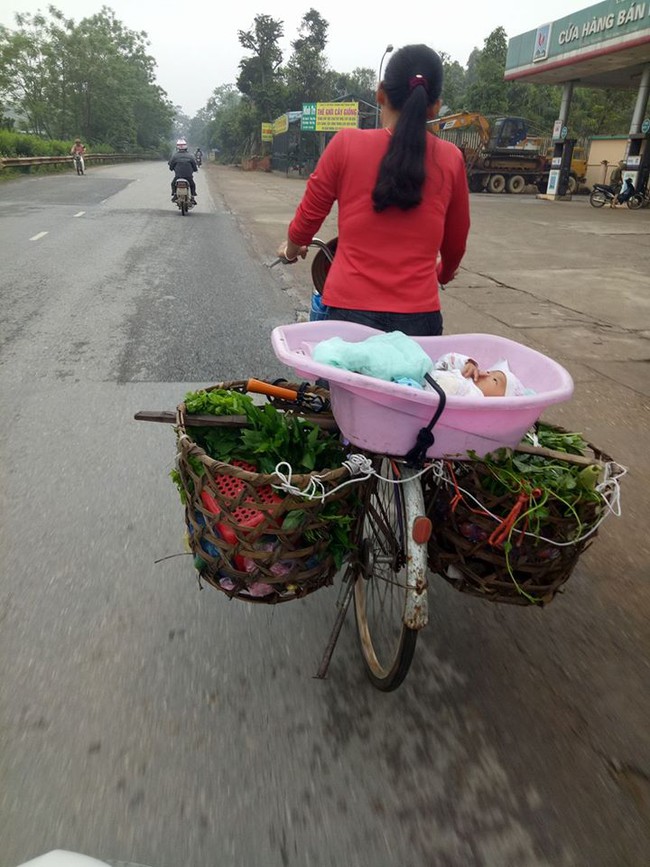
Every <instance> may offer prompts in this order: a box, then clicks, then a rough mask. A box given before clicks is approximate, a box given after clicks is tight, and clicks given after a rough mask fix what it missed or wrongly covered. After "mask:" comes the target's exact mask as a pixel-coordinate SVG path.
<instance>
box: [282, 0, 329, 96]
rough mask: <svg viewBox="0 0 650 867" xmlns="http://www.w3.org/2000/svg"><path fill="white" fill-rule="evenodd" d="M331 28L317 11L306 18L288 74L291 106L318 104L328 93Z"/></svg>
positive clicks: (304, 17)
mask: <svg viewBox="0 0 650 867" xmlns="http://www.w3.org/2000/svg"><path fill="white" fill-rule="evenodd" d="M328 28H329V24H328V23H327V21H325V19H324V18H322V17H321V15H320V13H318V12H317V11H316V10H315V9H310V10H309V12H307V13H306V14H305V15H303V18H302V21H301V22H300V27H299V30H298V38H297V39H294V41H293V42H292V43H291V47H292V48H293V54H292V55H291V57H290V58H289V62H288V63H287V67H286V70H285V75H286V83H287V99H288V103H287V104H288V105H291V106H296V107H299V106H302V104H303V102H315V101H317V100H318V99H319V97H320V96H321V95H322V94H323V93H324V92H326V88H327V73H328V64H327V59H326V57H325V53H324V52H325V47H326V45H327V30H328Z"/></svg>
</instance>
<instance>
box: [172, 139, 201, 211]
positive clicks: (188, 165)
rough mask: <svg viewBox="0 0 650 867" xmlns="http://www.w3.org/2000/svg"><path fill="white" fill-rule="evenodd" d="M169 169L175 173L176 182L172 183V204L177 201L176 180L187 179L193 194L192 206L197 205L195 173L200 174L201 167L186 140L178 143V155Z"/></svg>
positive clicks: (180, 140) (173, 158) (176, 154)
mask: <svg viewBox="0 0 650 867" xmlns="http://www.w3.org/2000/svg"><path fill="white" fill-rule="evenodd" d="M169 169H170V171H172V172H174V180H173V181H172V202H174V201H176V179H177V178H185V179H186V180H187V181H188V182H189V185H190V193H191V194H192V204H193V205H196V184H195V183H194V177H193V175H194V172H198V170H199V167H198V166H197V164H196V160H195V159H194V157H193V156H192V154H190V153H188V151H187V142H186V141H185V139H182V138H179V140H178V141H177V142H176V153H175V154H174V156H173V157H172V158H171V159H170V161H169Z"/></svg>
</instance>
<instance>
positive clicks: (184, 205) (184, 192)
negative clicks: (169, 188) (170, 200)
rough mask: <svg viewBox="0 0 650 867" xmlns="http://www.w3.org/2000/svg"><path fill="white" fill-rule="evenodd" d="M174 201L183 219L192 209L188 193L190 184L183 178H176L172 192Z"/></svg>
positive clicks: (190, 197) (192, 204)
mask: <svg viewBox="0 0 650 867" xmlns="http://www.w3.org/2000/svg"><path fill="white" fill-rule="evenodd" d="M174 201H175V202H176V206H177V208H178V209H179V211H180V212H181V215H182V216H183V217H184V216H185V214H187V213H189V211H191V210H192V208H193V207H194V202H193V201H192V193H191V192H190V182H189V181H188V180H186V179H185V178H176V188H175V190H174Z"/></svg>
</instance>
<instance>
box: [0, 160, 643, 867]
mask: <svg viewBox="0 0 650 867" xmlns="http://www.w3.org/2000/svg"><path fill="white" fill-rule="evenodd" d="M198 188H199V196H198V198H199V207H198V208H196V209H195V210H194V211H193V212H192V213H191V214H190V215H189V216H188V217H186V218H181V216H180V214H179V213H178V211H176V210H175V209H174V208H173V206H172V205H171V203H170V202H169V193H168V189H169V173H168V172H167V170H166V167H165V165H164V164H162V163H160V164H153V163H150V164H137V165H121V166H116V167H101V168H95V167H90V169H89V171H88V174H87V175H86V176H85V177H82V178H77V177H76V176H74V175H72V174H70V175H65V176H56V177H47V178H45V177H43V178H34V179H25V180H20V181H12V182H10V183H6V184H3V185H1V186H0V236H1V238H2V245H3V251H4V255H3V257H2V259H1V260H0V285H1V286H2V290H1V291H2V307H3V316H2V326H1V328H2V332H1V334H2V347H1V354H0V386H1V389H2V392H1V396H2V407H3V413H2V420H1V425H2V427H1V429H0V442H1V443H2V462H1V467H2V469H1V472H2V478H1V481H2V485H1V493H0V496H1V497H2V500H1V505H2V525H1V527H0V545H1V550H2V552H3V557H2V566H1V569H2V577H1V579H0V684H1V693H0V732H1V734H0V738H1V746H2V752H1V754H0V841H1V843H0V867H14V865H16V864H18V863H19V862H21V861H23V860H26V859H27V858H29V857H33V856H35V855H37V854H40V853H42V852H45V851H48V850H50V849H53V848H68V849H72V850H77V851H80V852H84V853H85V854H88V855H94V856H96V857H104V858H113V859H121V860H131V861H136V862H141V863H143V864H148V865H151V867H179V865H183V867H212V865H214V867H217V865H218V867H253V865H265V867H307V865H313V867H334V865H336V867H340V865H343V864H345V865H349V867H371V865H372V867H397V865H404V864H406V865H413V867H425V865H427V867H428V865H435V867H465V865H468V867H470V865H472V867H473V865H479V867H547V865H548V867H573V865H576V867H628V865H629V867H641V865H646V864H647V863H648V861H649V860H650V859H649V858H648V853H649V852H650V831H649V826H648V815H647V813H646V812H645V806H644V804H645V798H646V788H644V787H645V786H646V785H647V781H645V780H644V775H643V772H642V770H639V766H640V767H641V768H643V761H641V759H643V760H645V758H646V754H644V755H643V756H641V757H640V756H639V752H643V747H642V744H643V737H644V733H645V735H647V715H646V713H645V708H646V707H647V702H646V704H644V703H643V702H644V701H645V699H641V700H640V701H639V702H638V703H635V702H634V700H633V699H634V696H635V695H639V696H643V694H644V691H646V692H647V687H648V680H647V672H648V668H647V660H643V659H639V658H635V655H634V653H635V648H637V647H638V646H639V645H638V638H637V636H636V634H635V632H634V630H635V628H636V626H635V625H634V623H633V617H630V618H626V616H625V612H623V613H622V614H621V613H617V611H616V609H615V608H614V607H612V608H611V609H605V610H603V596H602V594H601V595H594V594H593V593H592V592H591V590H590V588H589V585H588V583H587V581H586V580H585V581H582V582H579V581H578V579H575V580H576V583H577V585H578V586H577V589H576V590H575V591H574V592H573V596H572V599H571V602H570V604H568V603H567V604H566V605H561V604H560V603H559V602H558V603H554V605H557V606H558V607H557V608H553V607H551V608H550V609H549V611H548V612H546V611H543V612H540V611H525V612H522V611H520V610H518V609H516V610H513V611H511V610H500V609H497V608H491V607H489V606H485V605H481V604H478V603H477V602H476V601H474V600H471V599H470V600H467V599H465V598H463V597H461V596H459V595H457V594H454V592H453V591H452V590H451V589H449V588H447V586H446V585H443V586H439V587H438V586H437V587H436V590H435V604H434V605H433V606H432V609H433V610H432V619H431V623H430V626H429V627H428V629H427V631H426V633H423V635H422V636H421V640H420V642H419V645H418V649H417V652H416V659H415V662H414V665H413V668H412V671H411V673H410V675H409V678H408V679H407V681H406V683H405V684H404V685H403V687H402V688H400V690H398V691H397V692H395V693H392V694H388V695H383V694H380V693H378V692H376V691H374V690H373V689H372V687H371V686H370V685H369V683H368V682H367V680H366V678H365V676H364V673H363V670H362V666H361V662H360V659H359V656H358V652H357V648H356V640H355V635H354V628H353V622H352V618H350V620H349V621H348V623H347V624H346V626H345V628H344V631H343V634H342V637H341V639H340V642H339V646H338V648H337V652H336V655H335V657H334V660H333V663H332V667H331V671H330V677H329V679H328V680H327V681H324V682H321V681H317V680H314V679H313V677H312V675H313V674H314V672H315V670H316V667H317V664H318V661H319V658H320V653H321V651H322V649H323V646H324V644H325V641H326V638H327V635H328V631H329V626H330V624H331V621H332V619H333V617H334V614H335V608H334V603H335V599H336V593H337V588H332V589H328V590H323V591H320V592H319V593H318V594H315V595H314V596H313V597H310V598H308V599H306V600H304V601H301V602H295V603H292V604H290V605H284V606H279V607H278V608H274V609H267V608H266V607H263V606H246V605H244V604H242V603H237V602H228V601H227V600H226V599H225V597H222V596H221V595H220V594H218V593H216V592H215V591H213V590H211V589H210V588H208V589H206V590H204V591H202V592H199V591H198V589H197V585H196V581H195V578H194V572H193V569H192V566H191V562H190V560H189V558H188V557H186V556H180V557H177V558H174V559H168V560H164V561H163V562H159V563H155V562H154V561H155V560H157V559H159V558H163V557H166V556H169V555H173V554H182V552H183V541H182V536H183V529H184V528H183V521H182V511H181V507H180V504H179V502H178V499H177V495H176V491H175V489H174V488H173V486H172V484H171V482H170V480H169V479H168V477H167V474H168V472H169V470H170V469H171V466H172V463H173V456H174V441H173V433H172V430H171V429H170V428H167V427H165V426H162V425H160V426H158V425H148V424H143V423H138V422H135V421H133V420H132V419H133V414H134V412H135V411H137V410H138V409H158V408H169V409H171V408H173V407H174V406H175V405H176V404H177V403H178V402H179V400H180V398H182V396H183V394H184V393H185V391H186V390H187V389H188V388H189V387H193V386H194V385H197V384H202V385H207V384H210V383H212V382H215V381H217V380H219V379H228V378H238V377H241V376H248V375H255V374H257V375H264V374H271V375H281V374H282V373H286V371H285V370H284V369H283V368H282V367H281V365H279V363H278V362H276V361H275V359H274V358H273V356H272V353H271V349H270V344H269V340H268V335H269V331H270V329H271V328H272V327H273V326H274V325H275V324H277V323H280V322H286V321H292V320H293V319H294V317H295V315H296V310H295V309H294V301H293V300H292V298H293V297H294V296H293V295H291V294H290V293H286V292H282V291H281V289H280V284H279V281H278V280H270V279H269V275H268V272H266V269H265V268H264V265H263V263H262V262H261V261H260V259H259V258H258V257H257V256H256V255H254V254H253V252H252V251H251V247H250V244H249V241H248V240H247V238H246V237H245V235H243V234H242V233H241V231H240V229H239V227H238V225H237V222H236V220H235V217H234V216H233V215H232V214H231V213H230V212H229V210H227V209H226V208H225V207H224V205H223V202H222V201H221V199H220V198H219V197H217V196H215V197H214V198H213V197H212V196H211V195H210V191H209V189H208V187H207V184H206V183H205V178H204V176H203V175H201V174H200V175H199V178H198ZM42 233H47V234H42ZM30 239H34V240H30ZM595 562H596V560H595V559H589V558H588V556H586V557H585V562H584V564H583V563H581V564H580V566H579V570H582V575H583V577H588V574H589V573H590V570H593V568H594V564H595ZM572 580H574V579H572ZM630 623H632V626H630ZM626 625H627V626H628V627H629V629H628V631H627V632H626ZM603 641H604V642H607V644H606V647H605V649H604V648H603V646H602V642H603ZM608 660H611V666H612V667H611V669H610V670H607V668H606V667H607V665H608ZM603 668H605V670H604V671H603ZM604 684H606V686H607V689H608V690H610V691H609V692H608V694H607V695H603V694H602V693H601V690H602V688H603V685H604ZM617 685H618V687H619V694H618V695H616V691H615V690H616V686H617ZM612 689H613V690H614V692H613V694H612V692H611V690H612ZM621 706H623V707H624V712H623V713H621V714H618V715H617V713H616V708H617V707H619V708H620V707H621Z"/></svg>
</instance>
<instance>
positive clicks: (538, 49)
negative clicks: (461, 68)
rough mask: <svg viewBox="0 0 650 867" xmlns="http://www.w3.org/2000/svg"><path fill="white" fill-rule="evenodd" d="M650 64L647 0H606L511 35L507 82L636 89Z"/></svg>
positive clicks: (649, 28)
mask: <svg viewBox="0 0 650 867" xmlns="http://www.w3.org/2000/svg"><path fill="white" fill-rule="evenodd" d="M649 63H650V0H649V2H642V3H639V2H634V0H605V2H602V3H597V4H596V5H595V6H589V7H588V8H587V9H582V10H581V11H579V12H574V13H573V14H572V15H567V16H566V17H565V18H560V19H559V20H558V21H553V22H551V23H550V24H543V25H541V26H540V27H538V28H537V30H529V31H528V32H527V33H522V34H521V35H520V36H515V37H513V38H512V39H511V40H510V42H509V44H508V55H507V58H506V69H505V79H506V81H527V82H530V83H531V84H562V83H564V82H567V81H573V82H575V84H576V85H579V86H581V87H611V88H617V89H621V90H637V89H638V88H639V84H640V81H641V74H642V72H643V69H644V68H645V67H647V65H648V64H649Z"/></svg>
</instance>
